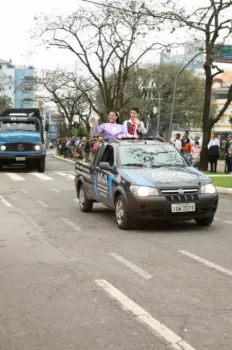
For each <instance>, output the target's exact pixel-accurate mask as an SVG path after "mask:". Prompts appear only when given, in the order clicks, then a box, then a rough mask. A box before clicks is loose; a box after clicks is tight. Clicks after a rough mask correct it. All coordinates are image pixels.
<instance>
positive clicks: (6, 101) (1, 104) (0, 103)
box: [0, 95, 12, 115]
mask: <svg viewBox="0 0 232 350" xmlns="http://www.w3.org/2000/svg"><path fill="white" fill-rule="evenodd" d="M8 108H12V101H11V98H10V97H8V96H6V95H4V96H0V115H1V114H2V113H3V112H4V111H5V110H6V109H8Z"/></svg>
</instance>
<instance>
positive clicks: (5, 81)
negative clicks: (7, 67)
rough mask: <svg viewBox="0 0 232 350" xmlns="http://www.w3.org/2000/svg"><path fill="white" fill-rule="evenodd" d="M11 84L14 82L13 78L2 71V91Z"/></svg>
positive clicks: (0, 81) (0, 76) (0, 79)
mask: <svg viewBox="0 0 232 350" xmlns="http://www.w3.org/2000/svg"><path fill="white" fill-rule="evenodd" d="M9 84H12V80H11V79H10V78H9V77H8V76H7V75H6V74H5V73H2V72H0V93H1V91H3V92H4V90H5V89H6V87H7V86H8V85H9Z"/></svg>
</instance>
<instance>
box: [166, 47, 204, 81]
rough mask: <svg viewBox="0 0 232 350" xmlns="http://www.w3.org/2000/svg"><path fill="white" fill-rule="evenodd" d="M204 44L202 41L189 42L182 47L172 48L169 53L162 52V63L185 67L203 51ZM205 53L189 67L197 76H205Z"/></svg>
mask: <svg viewBox="0 0 232 350" xmlns="http://www.w3.org/2000/svg"><path fill="white" fill-rule="evenodd" d="M203 48H204V44H203V43H202V42H200V41H199V42H196V41H193V42H187V43H185V44H184V45H183V46H182V47H178V48H177V49H175V50H174V49H172V50H171V52H169V53H164V52H162V53H161V55H160V65H170V66H177V67H179V68H182V67H184V65H185V64H187V63H188V62H189V61H190V60H191V59H192V58H193V57H194V56H195V55H197V54H198V53H200V52H201V51H203ZM203 66H204V55H203V54H202V55H199V56H198V57H196V58H195V59H194V61H193V62H191V63H190V64H189V65H188V67H187V69H188V70H192V71H193V73H194V74H195V75H197V76H200V77H203V76H204V74H205V73H204V69H203Z"/></svg>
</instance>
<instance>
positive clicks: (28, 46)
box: [0, 0, 232, 70]
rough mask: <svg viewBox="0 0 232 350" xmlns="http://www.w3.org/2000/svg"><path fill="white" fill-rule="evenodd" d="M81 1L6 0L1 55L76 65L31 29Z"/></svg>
mask: <svg viewBox="0 0 232 350" xmlns="http://www.w3.org/2000/svg"><path fill="white" fill-rule="evenodd" d="M98 1H101V0H98ZM149 1H150V0H149ZM181 2H182V4H183V5H184V6H185V7H188V6H189V4H190V3H192V2H190V1H189V0H181ZM203 2H206V3H208V2H209V0H194V5H195V6H198V5H202V3H203ZM80 3H83V2H82V0H66V1H64V0H39V1H31V0H20V1H19V0H11V1H4V6H2V9H1V15H0V33H1V54H0V58H2V59H5V60H10V59H11V60H12V62H13V63H14V64H15V65H22V64H25V65H33V66H35V67H36V68H37V69H38V70H40V69H53V68H56V67H62V68H67V69H68V68H69V67H73V65H74V63H75V56H74V55H73V54H70V53H68V52H66V51H65V50H59V49H56V48H50V49H49V50H47V49H46V48H45V47H38V46H37V45H36V44H37V43H36V41H35V40H32V39H31V35H32V34H31V32H32V31H33V29H34V28H35V20H34V17H35V16H36V15H38V14H39V13H44V14H47V15H56V14H57V15H60V14H62V15H66V14H69V13H71V12H72V11H74V10H75V9H76V8H77V6H78V4H80ZM88 6H91V5H88ZM162 35H163V37H164V38H165V37H167V38H168V36H169V34H168V33H162ZM231 70H232V66H231Z"/></svg>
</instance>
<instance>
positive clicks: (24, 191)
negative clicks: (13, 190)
mask: <svg viewBox="0 0 232 350" xmlns="http://www.w3.org/2000/svg"><path fill="white" fill-rule="evenodd" d="M20 191H21V192H23V193H24V194H28V192H27V191H26V190H24V188H21V190H20Z"/></svg>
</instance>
